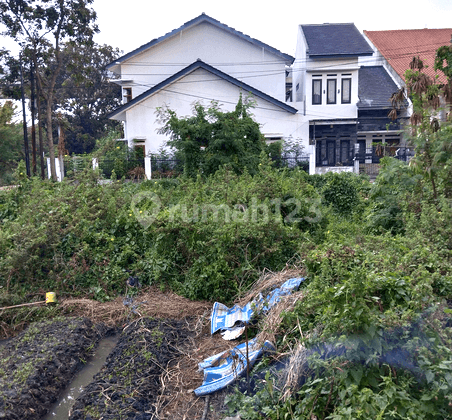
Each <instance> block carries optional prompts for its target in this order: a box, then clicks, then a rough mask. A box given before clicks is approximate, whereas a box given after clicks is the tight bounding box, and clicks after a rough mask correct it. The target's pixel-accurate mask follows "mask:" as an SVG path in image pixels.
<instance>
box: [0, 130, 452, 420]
mask: <svg viewBox="0 0 452 420" xmlns="http://www.w3.org/2000/svg"><path fill="white" fill-rule="evenodd" d="M444 136H446V137H447V136H448V138H450V127H449V126H447V125H444V126H443V128H442V131H441V135H440V136H439V138H441V139H442V140H441V141H443V140H444V138H445V137H444ZM416 159H418V158H415V160H414V161H413V164H412V165H410V166H408V165H406V164H404V163H401V162H399V161H397V160H393V159H391V158H386V159H384V160H383V162H382V170H381V172H380V175H379V176H378V178H377V180H376V182H375V183H373V184H371V183H370V182H369V181H368V180H367V179H366V178H363V177H359V176H356V175H354V174H346V173H344V174H340V175H339V174H328V175H326V176H309V175H307V174H306V173H305V172H304V171H301V170H298V169H295V170H288V169H286V170H277V169H274V168H273V167H272V165H271V163H270V161H268V160H267V158H266V157H265V156H262V157H261V162H260V164H259V165H258V171H257V172H256V174H254V175H253V176H251V175H250V174H248V173H247V172H245V173H244V174H241V175H238V174H236V173H235V172H234V171H233V170H232V169H228V168H227V167H223V168H221V169H220V170H219V171H218V172H216V173H215V174H214V175H211V176H209V177H206V178H202V177H201V176H198V177H197V178H191V177H179V178H177V179H164V180H152V181H145V182H142V183H131V182H124V181H123V180H113V181H114V182H112V183H110V184H103V185H102V184H100V183H99V182H98V180H99V179H98V177H99V174H98V173H97V172H95V171H92V170H91V169H89V170H87V171H85V172H83V174H82V173H80V174H79V175H78V178H77V180H76V181H73V180H71V181H65V182H61V183H51V182H43V181H41V180H39V179H34V178H33V179H28V178H27V177H26V176H25V175H24V172H23V167H19V169H18V172H17V174H16V176H17V180H16V181H17V183H18V184H19V185H20V186H19V187H18V188H16V189H13V190H10V191H4V192H1V193H0V194H1V195H0V221H1V222H0V223H1V231H0V255H1V259H0V285H1V286H2V288H1V293H2V294H1V299H2V303H3V304H6V303H10V304H13V303H21V302H22V301H23V299H24V297H25V295H27V294H28V296H31V295H33V294H35V293H37V294H39V293H44V292H45V291H48V290H54V291H57V293H58V294H59V295H71V296H77V295H83V296H91V297H93V298H95V299H98V300H107V299H110V298H113V297H115V296H117V295H118V294H121V293H123V290H124V282H125V280H126V279H127V277H128V276H129V275H131V274H133V275H137V276H138V277H139V278H140V281H141V282H142V283H143V284H158V285H161V287H170V288H172V289H174V290H177V291H178V292H179V293H181V294H183V295H185V296H188V297H190V298H192V299H212V300H219V301H222V302H226V303H227V302H230V301H231V300H232V299H233V298H234V297H235V296H237V295H238V294H240V293H241V292H243V291H245V290H246V289H247V287H249V285H250V284H251V283H252V282H253V281H255V280H256V279H257V278H258V276H259V274H260V272H261V271H262V270H263V269H264V268H268V269H271V270H280V269H282V268H284V267H285V266H286V264H289V265H290V264H292V263H297V264H302V265H303V266H304V267H305V269H306V281H305V283H304V287H305V288H306V292H307V294H306V298H305V299H304V300H302V301H301V302H299V304H298V306H297V307H296V308H295V309H294V311H292V312H289V313H286V314H285V315H284V323H285V325H286V329H285V333H284V337H285V338H284V342H280V343H278V345H279V348H280V350H281V351H284V350H287V349H288V346H289V347H290V348H296V346H303V347H300V348H301V349H305V350H304V351H305V354H304V359H303V360H304V362H303V364H302V367H303V372H304V375H303V379H302V380H301V381H299V382H298V383H297V386H296V387H295V389H293V390H292V392H291V395H290V397H287V398H285V399H284V398H282V393H280V392H279V391H278V389H281V388H277V387H276V386H275V387H273V386H272V385H271V384H273V383H275V385H277V379H276V377H275V378H274V379H272V377H271V375H268V376H267V381H266V382H265V385H262V386H261V388H259V386H258V392H257V393H256V394H255V395H254V396H252V397H251V396H248V395H247V394H246V393H245V394H240V393H238V394H235V395H234V397H233V398H231V401H230V404H231V407H232V408H238V407H240V408H241V412H242V418H247V419H259V418H271V419H278V418H294V419H295V418H314V417H313V416H316V417H317V418H319V419H320V418H331V419H345V418H347V419H350V418H357V419H360V418H366V419H367V418H381V419H387V418H388V419H389V418H403V419H407V418H413V419H414V418H416V419H419V418H427V419H430V418H432V419H433V418H447V417H450V416H451V415H452V413H451V407H450V405H449V404H452V401H450V398H451V397H450V395H452V394H451V390H452V364H451V354H450V353H451V349H452V341H451V340H452V330H451V328H450V321H449V314H450V313H451V310H450V309H449V307H448V301H449V299H452V278H451V272H452V271H451V263H452V259H451V255H452V254H451V253H452V239H451V238H452V232H451V230H452V223H451V222H452V208H451V205H450V196H449V192H448V191H449V183H448V181H449V178H448V171H447V170H446V168H444V171H440V170H438V171H436V172H435V174H434V176H435V181H436V183H435V186H436V191H435V193H434V191H433V189H432V183H431V176H432V174H431V173H428V172H425V171H424V170H422V168H421V166H420V165H421V163H419V160H416ZM417 163H419V164H417ZM448 164H450V156H449V157H448V158H447V159H446V163H445V165H448ZM435 194H436V198H435ZM37 299H39V297H38V298H37ZM294 327H296V328H294ZM300 332H302V335H300ZM281 391H282V389H281ZM263 413H265V415H264V414H263ZM286 414H287V416H286Z"/></svg>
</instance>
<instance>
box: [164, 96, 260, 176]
mask: <svg viewBox="0 0 452 420" xmlns="http://www.w3.org/2000/svg"><path fill="white" fill-rule="evenodd" d="M253 106H254V103H253V102H252V101H250V100H247V101H245V102H244V101H243V100H242V96H240V98H239V101H238V103H237V105H236V107H235V109H234V111H231V112H224V111H222V110H221V109H220V106H219V104H218V103H217V102H215V101H213V102H211V104H210V106H209V107H207V108H206V107H205V106H204V105H202V104H201V103H199V102H197V103H195V104H194V106H193V116H190V117H182V118H179V117H178V116H177V114H176V112H175V111H173V110H171V109H169V108H159V109H157V115H158V119H159V120H160V121H161V122H162V123H163V124H164V125H163V126H162V128H161V129H160V130H159V133H160V134H166V135H168V136H169V137H170V140H169V141H168V142H167V143H168V145H169V146H171V147H173V148H175V149H176V150H177V152H179V153H180V154H181V155H182V159H183V160H184V165H185V166H184V172H185V173H186V174H187V175H188V176H195V175H196V173H198V172H202V173H203V174H205V175H209V174H213V173H215V172H216V171H217V170H218V168H219V167H220V166H222V165H225V164H228V165H230V166H231V167H232V169H233V170H234V171H235V172H236V173H241V172H243V171H244V170H245V169H246V170H247V171H248V172H250V173H254V172H255V171H256V169H257V166H258V164H259V160H260V154H261V152H262V151H263V150H264V147H265V142H264V139H263V136H262V133H261V132H260V129H259V124H258V123H257V122H256V121H254V120H253V118H252V116H251V114H250V112H249V110H250V108H252V107H253Z"/></svg>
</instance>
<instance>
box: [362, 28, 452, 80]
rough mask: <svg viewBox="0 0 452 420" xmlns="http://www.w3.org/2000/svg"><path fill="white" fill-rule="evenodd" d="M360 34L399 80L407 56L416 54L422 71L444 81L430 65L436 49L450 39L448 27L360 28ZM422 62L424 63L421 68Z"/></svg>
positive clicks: (432, 63) (405, 65) (404, 68)
mask: <svg viewBox="0 0 452 420" xmlns="http://www.w3.org/2000/svg"><path fill="white" fill-rule="evenodd" d="M364 34H365V35H366V36H367V37H368V38H369V40H370V41H371V42H372V43H373V44H374V45H375V47H376V48H378V50H379V51H380V53H381V54H382V55H383V56H384V58H386V60H387V61H388V63H389V64H390V65H391V66H392V67H393V69H394V70H395V71H396V72H397V74H398V75H399V76H400V77H401V78H402V79H403V80H405V77H404V75H405V71H406V70H408V69H409V68H410V62H411V60H412V59H413V57H414V56H419V57H420V58H421V59H422V60H423V62H424V72H425V73H426V74H428V75H429V76H431V77H434V76H435V75H436V74H438V75H439V80H440V81H441V82H445V81H446V77H445V76H444V74H443V73H442V72H441V71H439V72H438V73H437V72H435V70H434V69H433V68H434V62H435V54H436V50H437V49H438V48H439V47H442V46H443V45H449V44H450V42H451V37H452V28H446V29H407V30H404V29H400V30H391V31H364ZM425 66H428V67H427V68H426V69H425Z"/></svg>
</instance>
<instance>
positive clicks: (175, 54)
mask: <svg viewBox="0 0 452 420" xmlns="http://www.w3.org/2000/svg"><path fill="white" fill-rule="evenodd" d="M293 61H294V57H291V56H290V55H287V54H284V53H282V52H280V51H278V50H277V49H275V48H273V47H270V46H269V45H267V44H264V43H262V42H260V41H258V40H256V39H253V38H251V37H249V36H247V35H245V34H243V33H242V32H239V31H237V30H235V29H233V28H230V27H228V26H226V25H224V24H223V23H221V22H219V21H217V20H215V19H213V18H211V17H210V16H207V15H205V14H202V15H200V16H198V17H196V18H195V19H193V20H191V21H189V22H187V23H185V24H184V25H182V26H181V27H179V28H177V29H175V30H173V31H171V32H169V33H167V34H165V35H163V36H161V37H159V38H157V39H154V40H152V41H150V42H148V43H147V44H144V45H142V46H141V47H139V48H137V49H136V50H134V51H132V52H130V53H128V54H126V55H124V56H123V57H121V58H119V59H118V60H116V61H115V62H113V63H111V64H110V65H109V66H108V69H109V70H110V71H112V72H114V73H115V74H116V75H117V76H118V79H117V80H114V82H115V83H119V84H120V85H121V86H122V91H123V105H122V106H121V107H119V108H118V109H116V110H115V111H114V112H113V113H112V114H111V115H110V118H113V119H116V120H119V121H123V122H124V128H125V140H127V142H128V143H129V146H133V145H135V146H141V147H143V148H144V151H145V154H146V155H148V154H150V153H155V152H157V151H158V149H159V148H160V147H161V146H162V145H163V144H165V141H166V140H167V138H166V137H165V136H164V135H162V134H159V133H158V130H159V128H160V127H161V122H159V121H157V120H156V114H155V112H156V109H157V108H158V107H169V108H170V109H172V110H174V111H175V112H176V113H177V115H178V116H179V117H184V116H188V115H191V114H192V107H193V104H194V103H195V102H201V103H203V104H204V105H206V106H208V105H209V103H210V102H211V101H217V102H218V103H219V104H220V105H221V107H222V109H223V110H225V111H229V110H232V109H234V108H235V105H236V104H237V102H238V99H239V97H240V95H242V96H243V97H244V98H246V97H251V98H252V99H253V101H254V102H255V108H254V109H252V114H253V116H254V119H255V120H256V121H257V122H258V123H259V124H260V126H261V132H262V133H263V134H264V136H265V137H266V139H268V141H274V140H280V139H285V138H291V139H293V140H298V141H300V142H304V145H305V146H306V147H307V148H308V147H309V145H308V142H309V139H308V137H309V124H306V123H305V121H306V117H305V116H304V115H302V114H301V113H299V112H298V109H297V108H296V107H295V106H293V104H292V103H290V102H286V76H287V75H286V73H287V69H288V68H289V67H290V66H291V65H292V63H293Z"/></svg>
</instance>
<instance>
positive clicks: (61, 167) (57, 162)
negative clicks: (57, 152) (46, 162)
mask: <svg viewBox="0 0 452 420" xmlns="http://www.w3.org/2000/svg"><path fill="white" fill-rule="evenodd" d="M62 160H63V159H61V161H60V159H58V158H55V172H56V176H57V181H58V182H61V181H62V180H63V177H64V163H63V162H62ZM60 162H61V165H60Z"/></svg>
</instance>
